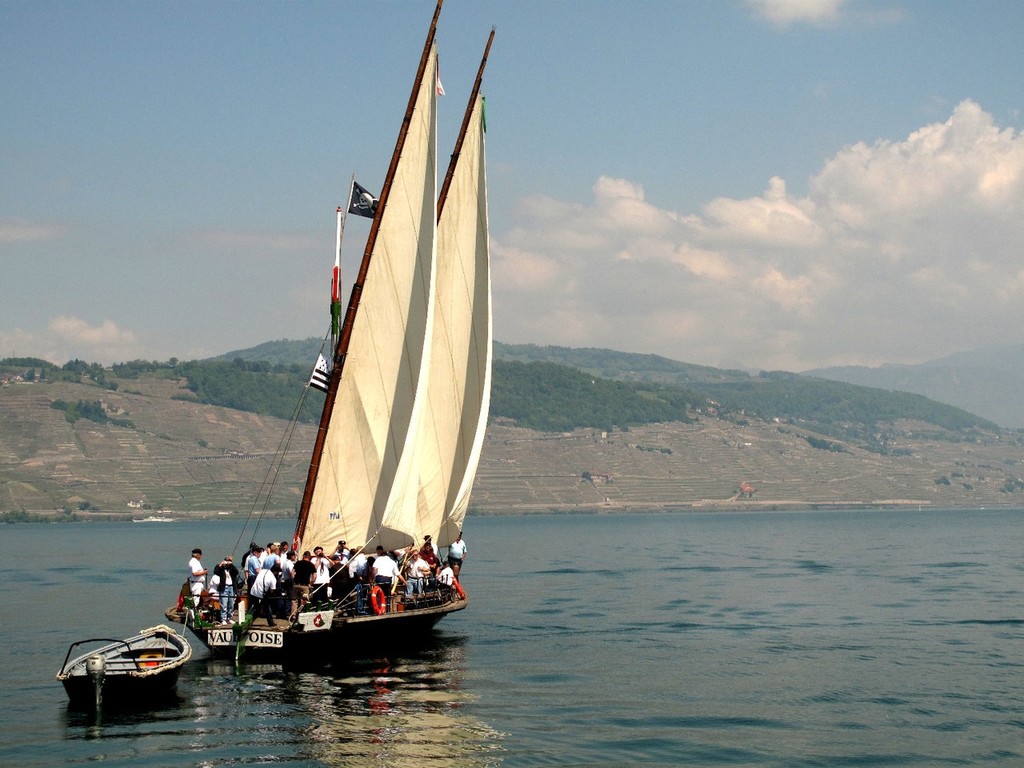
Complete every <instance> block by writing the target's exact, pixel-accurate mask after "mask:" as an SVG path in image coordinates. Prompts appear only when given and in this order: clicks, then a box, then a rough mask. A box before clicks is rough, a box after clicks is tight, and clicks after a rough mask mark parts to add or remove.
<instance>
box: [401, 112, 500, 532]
mask: <svg viewBox="0 0 1024 768" xmlns="http://www.w3.org/2000/svg"><path fill="white" fill-rule="evenodd" d="M437 237H438V268H437V269H438V275H437V307H436V309H435V316H436V321H435V324H434V343H433V348H434V354H433V357H432V365H431V378H430V389H429V403H430V415H431V418H432V426H433V429H432V433H433V440H432V441H431V443H430V444H431V445H432V446H433V448H434V456H433V459H434V460H433V461H424V462H422V464H421V471H420V488H421V491H420V510H419V511H420V515H421V519H420V521H419V523H420V529H421V530H422V532H424V533H431V534H432V535H433V536H434V537H435V538H436V539H437V542H438V544H440V545H442V546H445V545H447V544H449V543H450V542H451V541H453V540H454V539H455V538H456V536H457V535H458V533H459V531H460V530H461V529H462V523H463V520H464V519H465V516H466V509H467V507H468V506H469V495H470V492H471V491H472V488H473V480H474V478H475V477H476V469H477V464H478V463H479V460H480V451H481V449H482V448H483V438H484V430H485V427H486V426H487V414H488V409H489V405H490V392H491V348H492V343H491V342H492V331H491V275H490V259H489V248H488V225H487V173H486V165H485V146H484V101H483V97H482V96H480V95H479V94H478V95H477V97H476V99H475V102H474V104H473V105H472V112H471V114H470V121H469V125H468V127H467V130H466V135H465V139H464V142H463V145H462V151H461V154H460V156H459V158H458V164H457V166H456V167H455V171H454V174H453V175H452V179H451V185H450V187H449V189H448V194H447V197H446V199H445V202H444V207H443V209H442V211H441V216H440V220H439V222H438V235H437Z"/></svg>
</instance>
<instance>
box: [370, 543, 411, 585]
mask: <svg viewBox="0 0 1024 768" xmlns="http://www.w3.org/2000/svg"><path fill="white" fill-rule="evenodd" d="M399 581H400V582H402V583H403V584H404V583H405V578H403V576H402V573H401V571H400V569H399V568H398V563H396V562H395V561H394V560H392V559H391V556H390V555H388V554H387V553H386V552H385V551H384V547H382V546H380V545H378V546H377V556H376V558H374V561H373V584H374V586H378V587H380V588H381V589H383V590H384V595H385V597H390V595H391V590H392V588H393V587H395V586H397V583H396V582H399Z"/></svg>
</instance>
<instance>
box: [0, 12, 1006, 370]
mask: <svg viewBox="0 0 1024 768" xmlns="http://www.w3.org/2000/svg"><path fill="white" fill-rule="evenodd" d="M432 11H433V3H431V2H429V0H422V1H417V2H371V3H367V2H288V3H272V2H249V3H242V2H217V1H214V2H191V1H181V2H162V3H157V2H141V1H140V2H115V1H112V0H111V1H99V0H95V1H93V0H80V1H77V2H47V0H37V1H34V2H24V0H15V1H13V2H11V1H9V0H0V18H2V19H3V23H2V24H0V71H2V72H3V73H4V75H3V77H2V78H0V104H2V105H3V106H2V109H0V356H4V357H5V356H10V355H18V356H37V357H45V358H48V359H51V360H53V361H55V362H58V363H62V362H64V361H66V360H68V359H71V358H75V357H78V358H82V359H85V360H89V361H98V362H104V363H109V362H115V361H123V360H131V359H136V358H143V359H156V360H164V359H167V358H169V357H172V356H174V357H178V358H181V359H191V358H196V357H204V356H209V355H215V354H220V353H223V352H226V351H229V350H232V349H239V348H242V347H247V346H251V345H254V344H257V343H260V342H263V341H267V340H271V339H279V338H306V337H309V336H321V335H322V334H323V332H324V331H325V329H326V327H327V323H328V321H329V318H328V315H327V303H328V300H329V280H330V267H331V264H332V262H333V248H334V210H335V208H336V207H337V206H338V205H339V204H340V203H341V202H342V199H343V198H344V195H345V193H346V191H347V186H348V180H349V178H350V176H351V174H353V173H354V174H356V177H357V178H358V180H359V181H360V183H362V184H363V185H365V186H367V187H369V188H371V189H379V186H380V183H381V181H382V179H383V177H384V172H385V170H386V166H387V163H388V161H389V160H390V156H391V150H392V147H393V145H394V140H395V137H396V135H397V131H398V126H399V121H400V119H401V116H402V114H403V111H404V105H405V102H406V100H407V99H408V95H409V89H410V87H411V80H412V75H413V73H414V70H415V66H416V63H417V61H418V57H419V52H420V50H421V47H422V40H423V36H424V34H425V31H426V27H427V24H428V22H429V19H430V15H431V13H432ZM491 26H494V27H496V29H497V36H496V39H495V43H494V48H493V50H492V53H491V58H490V62H489V65H488V70H487V76H486V78H485V85H484V90H485V93H486V95H487V98H488V102H487V103H488V129H489V132H488V174H489V182H490V215H491V236H492V255H493V261H494V301H495V308H494V316H495V334H496V338H497V339H498V340H500V341H505V342H510V343H527V342H532V343H537V344H560V345H566V346H575V347H584V346H588V347H609V348H614V349H621V350H626V351H635V352H653V353H657V354H661V355H664V356H667V357H671V358H674V359H677V360H683V361H686V362H693V363H701V364H707V365H725V366H742V367H747V368H752V369H758V368H765V369H787V370H806V369H808V368H813V367H816V366H822V365H835V364H868V365H875V364H879V363H883V362H908V363H912V362H920V361H924V360H928V359H934V358H936V357H941V356H943V355H946V354H949V353H952V352H956V351H960V350H965V349H972V348H975V347H980V346H985V345H988V344H1001V343H1019V342H1021V341H1022V339H1021V332H1020V329H1021V328H1022V327H1024V245H1022V243H1024V137H1022V134H1021V122H1022V108H1024V87H1022V85H1021V84H1022V83H1024V3H1021V2H1019V1H1018V0H1005V1H1000V0H974V1H972V2H956V1H953V0H950V1H949V2H924V1H923V0H919V1H917V2H909V1H908V0H860V1H858V0H845V1H843V0H749V1H744V0H715V1H714V2H711V1H705V2H669V1H668V0H661V1H660V2H654V1H653V0H631V1H630V2H610V0H587V1H585V2H584V1H583V0H543V1H542V0H516V1H508V2H497V0H472V1H471V0H446V6H445V8H444V10H443V11H442V14H441V22H440V27H439V33H438V43H439V49H440V56H441V65H440V68H441V79H442V82H443V83H444V86H445V89H446V91H447V94H448V95H447V96H445V97H444V98H442V99H441V100H440V109H441V121H442V130H441V143H440V152H441V154H442V156H443V155H445V154H446V153H447V151H448V150H449V148H450V146H451V144H452V142H453V140H454V133H455V130H456V127H457V124H458V122H459V120H460V118H461V112H462V109H463V106H464V104H465V100H466V97H467V94H468V89H469V86H470V84H471V80H472V76H473V73H474V72H475V69H476V66H477V63H478V61H479V57H480V55H481V53H482V50H483V46H484V43H485V41H486V37H487V34H488V32H489V30H490V28H491ZM367 231H368V225H367V223H366V222H364V221H360V220H352V221H350V222H349V227H348V231H347V233H346V248H345V264H344V270H345V272H347V273H348V274H352V273H353V272H354V268H355V263H356V259H357V257H358V254H359V253H360V252H361V247H362V241H363V239H364V238H365V236H366V233H367ZM346 285H347V283H346Z"/></svg>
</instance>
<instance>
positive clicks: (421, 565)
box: [405, 545, 432, 597]
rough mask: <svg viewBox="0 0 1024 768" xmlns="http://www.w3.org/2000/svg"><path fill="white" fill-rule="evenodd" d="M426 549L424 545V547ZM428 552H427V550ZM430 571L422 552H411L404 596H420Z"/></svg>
mask: <svg viewBox="0 0 1024 768" xmlns="http://www.w3.org/2000/svg"><path fill="white" fill-rule="evenodd" d="M424 549H426V545H424ZM428 551H429V550H428ZM431 573H432V571H431V569H430V563H428V562H427V560H426V558H425V557H424V553H423V552H413V554H412V556H411V557H410V560H409V578H408V580H407V581H406V583H405V596H406V597H412V596H413V595H414V594H416V595H422V594H423V592H424V588H425V587H426V584H427V579H428V578H429V577H430V575H431Z"/></svg>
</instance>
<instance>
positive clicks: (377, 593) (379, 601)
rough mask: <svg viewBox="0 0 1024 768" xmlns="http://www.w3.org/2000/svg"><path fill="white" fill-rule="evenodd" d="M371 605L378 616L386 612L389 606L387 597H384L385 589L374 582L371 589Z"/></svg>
mask: <svg viewBox="0 0 1024 768" xmlns="http://www.w3.org/2000/svg"><path fill="white" fill-rule="evenodd" d="M370 607H371V608H372V609H373V612H374V613H376V614H377V615H378V616H380V615H381V614H382V613H384V611H385V609H386V608H387V607H388V601H387V598H386V597H384V590H383V589H381V588H380V587H379V586H378V585H376V584H374V585H373V589H371V590H370Z"/></svg>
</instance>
